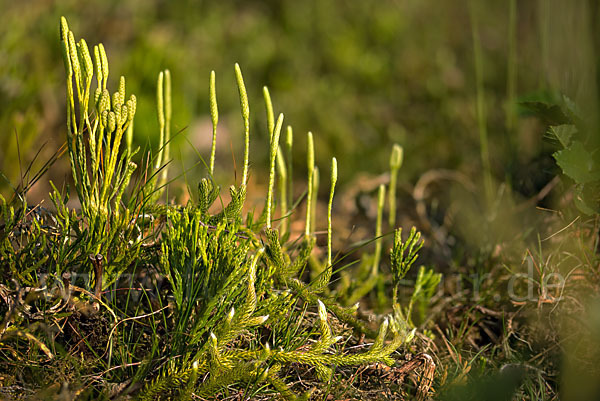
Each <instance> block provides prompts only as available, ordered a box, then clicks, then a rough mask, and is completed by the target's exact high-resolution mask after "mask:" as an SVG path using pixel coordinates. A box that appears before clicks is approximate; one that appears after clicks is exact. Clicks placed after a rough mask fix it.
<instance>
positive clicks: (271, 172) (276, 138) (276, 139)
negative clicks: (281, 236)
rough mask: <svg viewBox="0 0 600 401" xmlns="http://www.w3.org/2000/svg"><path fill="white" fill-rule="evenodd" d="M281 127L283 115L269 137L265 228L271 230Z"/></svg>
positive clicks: (280, 115)
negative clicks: (269, 150) (269, 149)
mask: <svg viewBox="0 0 600 401" xmlns="http://www.w3.org/2000/svg"><path fill="white" fill-rule="evenodd" d="M282 125H283V113H282V114H279V117H278V118H277V126H276V127H275V130H274V131H273V135H272V137H271V153H270V158H269V190H268V192H267V205H266V206H265V207H266V209H267V228H271V209H272V208H271V204H272V203H273V185H274V184H275V158H276V157H277V149H278V148H279V135H280V133H281V126H282Z"/></svg>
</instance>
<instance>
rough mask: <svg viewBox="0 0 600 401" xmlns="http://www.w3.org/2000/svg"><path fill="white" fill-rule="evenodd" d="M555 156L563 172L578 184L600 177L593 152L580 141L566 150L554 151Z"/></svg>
mask: <svg viewBox="0 0 600 401" xmlns="http://www.w3.org/2000/svg"><path fill="white" fill-rule="evenodd" d="M553 156H554V159H555V160H556V163H557V164H558V165H559V166H560V168H561V169H562V171H563V173H565V174H566V175H567V176H569V177H570V178H572V179H573V180H574V181H575V182H576V183H578V184H585V183H587V182H591V181H596V180H598V179H600V170H599V169H598V167H597V166H596V165H595V164H594V159H593V157H592V154H591V153H590V152H588V150H587V149H586V148H585V146H584V145H583V143H581V142H579V141H574V142H573V143H572V144H571V146H569V147H568V148H566V149H564V150H559V151H558V152H554V154H553Z"/></svg>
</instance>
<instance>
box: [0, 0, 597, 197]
mask: <svg viewBox="0 0 600 401" xmlns="http://www.w3.org/2000/svg"><path fill="white" fill-rule="evenodd" d="M0 4H1V9H2V13H1V15H0V60H1V61H0V110H1V111H0V171H2V172H3V173H4V175H6V178H7V179H8V180H9V181H10V182H12V185H16V184H17V183H18V181H19V175H20V169H19V161H18V160H19V158H18V152H17V141H16V136H17V135H18V141H19V145H20V158H21V164H22V166H23V167H22V168H23V169H25V167H26V166H27V165H28V164H29V163H30V162H31V160H32V159H33V156H34V155H35V153H36V152H37V151H38V150H39V149H40V148H41V147H42V146H43V149H42V152H41V156H40V157H38V161H37V162H36V164H35V165H41V163H42V162H43V161H44V160H46V159H48V157H49V155H51V154H52V153H53V152H54V151H56V149H58V148H59V147H60V145H61V144H62V143H63V142H64V138H65V131H66V129H65V124H64V120H65V109H64V98H65V89H64V86H65V85H64V71H63V64H62V60H61V52H60V48H59V41H58V22H59V17H60V16H61V15H64V16H66V17H67V19H68V21H69V24H70V26H71V29H72V30H73V31H74V32H75V33H76V36H77V37H84V38H86V40H87V42H88V43H89V44H90V45H93V44H96V43H98V42H100V41H101V42H103V43H104V45H105V47H106V49H107V53H108V57H109V61H110V65H111V75H110V80H111V81H112V83H113V88H114V87H115V84H116V82H118V81H117V80H118V77H119V76H120V75H124V76H126V77H127V90H128V92H129V93H135V94H136V95H137V96H138V114H137V116H136V123H135V134H134V135H135V138H134V140H135V141H136V142H137V143H138V144H139V145H141V146H142V147H144V146H145V145H147V144H149V143H150V144H151V145H152V146H154V147H155V146H156V144H157V142H158V135H157V133H158V124H157V121H156V114H155V108H156V106H155V85H156V77H157V74H158V72H159V71H160V70H161V69H164V68H169V69H170V70H171V72H172V76H173V86H174V87H173V95H174V99H173V105H174V117H173V132H178V131H181V135H179V136H178V137H177V138H175V139H174V141H173V143H174V145H175V148H176V150H174V151H173V152H172V154H173V156H174V157H175V159H176V160H175V163H174V166H175V167H174V168H175V170H177V169H179V170H180V171H181V168H182V166H188V167H189V166H191V165H193V164H194V163H196V162H197V160H198V159H197V157H196V155H195V152H194V150H193V147H196V148H197V149H198V150H199V151H200V153H201V154H202V155H204V157H208V154H209V144H210V135H211V134H210V119H209V116H208V78H209V73H210V70H213V69H214V70H215V71H216V73H217V96H218V100H219V109H220V115H221V118H220V127H219V148H218V152H217V155H218V158H219V159H218V163H219V165H220V167H219V168H218V171H220V172H221V173H222V174H223V175H226V176H227V179H229V180H230V181H232V180H233V166H232V165H233V163H234V162H233V157H234V156H232V152H233V154H234V155H235V160H236V163H237V166H238V167H237V168H238V169H239V168H240V167H239V166H240V164H241V157H242V156H241V149H242V145H243V141H242V140H240V139H241V135H242V122H241V117H240V114H239V102H238V98H237V89H236V87H235V79H234V75H233V65H234V63H235V62H238V63H240V65H241V67H242V71H243V73H244V77H245V81H246V85H247V88H248V91H249V95H250V108H251V112H252V117H251V118H252V122H251V123H252V127H251V136H252V142H251V147H252V149H251V150H252V163H253V174H254V175H255V177H262V175H264V174H263V173H262V172H263V171H264V168H263V166H265V165H266V162H265V158H266V153H267V142H268V140H267V136H266V123H265V117H264V107H263V102H262V86H263V85H267V86H268V87H269V88H270V91H271V96H272V97H273V102H274V106H275V112H276V113H279V112H284V113H285V116H286V120H285V124H286V125H287V124H290V125H292V126H293V128H294V133H295V140H296V141H295V145H296V155H295V156H296V157H295V161H294V163H295V164H296V166H297V168H296V169H295V172H296V173H298V174H300V173H302V172H303V169H302V168H301V167H302V166H303V164H304V160H305V157H304V155H305V142H306V139H305V138H306V132H307V131H309V130H312V131H313V132H314V134H315V139H316V151H317V157H318V160H317V162H318V165H319V166H321V169H322V170H323V171H327V170H328V165H329V161H328V160H329V158H330V157H331V156H333V155H335V156H336V157H337V158H338V161H339V166H340V179H341V181H342V185H344V184H346V185H347V184H348V183H349V182H350V181H351V180H352V178H353V176H355V173H356V172H357V171H365V172H368V173H372V174H379V173H381V172H383V171H385V170H386V169H387V165H388V157H389V156H388V155H389V151H390V147H391V144H392V143H394V142H397V143H400V144H401V145H402V146H404V148H405V163H404V167H403V169H402V170H401V177H400V179H401V182H402V181H405V182H406V181H407V180H408V181H411V182H414V181H415V180H416V179H417V178H418V177H419V176H420V175H421V174H423V173H424V172H425V171H427V170H429V169H433V168H449V169H455V170H459V171H461V172H464V173H466V174H467V176H469V177H472V178H473V179H474V180H479V176H480V171H481V162H480V156H479V131H478V125H477V108H476V102H477V89H476V74H475V60H474V54H475V53H474V40H473V39H474V35H473V25H474V24H475V25H476V37H477V40H478V41H480V43H481V53H480V54H481V59H480V61H481V66H482V70H481V71H482V83H483V87H482V88H483V91H484V92H483V96H484V101H485V112H486V113H485V114H486V127H487V131H488V135H489V140H490V158H491V166H492V173H493V176H494V177H495V179H496V180H498V181H505V180H507V181H508V182H510V183H511V184H512V185H513V187H514V189H515V190H516V191H518V192H521V193H522V194H523V195H525V196H530V195H532V194H534V193H536V191H537V190H539V189H540V188H541V187H542V186H543V185H544V184H545V183H546V182H547V181H548V180H549V179H550V178H552V176H553V175H554V173H555V172H556V170H555V168H554V164H553V161H552V159H551V158H550V156H549V154H550V152H551V151H552V150H553V149H554V148H553V147H552V146H548V145H547V144H545V143H544V141H543V133H544V127H543V126H542V125H541V124H540V123H539V122H538V121H537V120H536V119H534V118H529V117H527V116H526V115H520V116H517V114H518V113H519V110H518V108H517V107H516V101H518V100H519V99H520V98H527V97H534V98H535V97H538V98H539V97H540V96H541V94H544V93H550V92H551V91H552V90H560V91H562V92H564V93H567V94H568V95H569V96H571V97H572V98H574V99H576V100H579V101H581V103H582V104H585V105H588V106H590V108H592V109H594V110H595V108H596V105H595V103H593V100H591V99H595V88H596V84H595V76H596V74H597V72H596V69H595V64H594V63H595V57H594V54H595V53H594V49H595V48H596V47H597V42H598V41H596V42H594V41H593V40H592V39H591V38H592V37H593V35H591V33H592V32H598V30H597V27H596V26H595V25H597V23H596V20H597V19H598V18H597V16H598V12H597V6H596V2H594V1H587V0H586V1H572V2H564V1H555V0H551V1H550V0H547V1H546V0H540V1H516V2H515V4H516V9H515V16H516V18H515V19H514V20H512V22H511V17H510V1H472V2H468V1H437V0H429V1H424V0H404V1H400V0H398V1H391V0H382V1H371V2H369V1H341V0H337V1H321V0H310V1H294V0H287V1H243V2H239V1H227V0H223V1H219V2H208V1H159V0H138V1H135V0H133V1H96V0H94V1H86V2H79V1H74V0H71V1H60V2H59V1H47V0H31V1H26V2H11V1H1V2H0ZM511 27H513V28H514V34H513V36H512V37H511ZM596 37H597V35H596ZM511 46H512V47H511ZM511 69H512V70H511ZM509 71H512V72H511V73H509ZM582 74H585V75H582ZM581 77H587V78H589V79H586V80H583V79H580V78H581ZM511 82H513V83H514V85H513V84H511ZM581 82H585V83H586V84H585V85H582V84H581ZM589 83H592V85H590V84H589ZM511 85H513V86H511ZM511 88H512V89H511ZM582 100H583V101H582ZM190 144H191V145H193V147H192V146H191V145H190ZM177 149H178V150H177ZM35 165H34V170H35ZM203 174H204V169H203V168H196V169H194V170H192V171H190V172H189V173H188V179H189V180H190V181H191V182H192V183H193V182H195V181H196V180H197V178H198V177H200V176H202V175H203ZM239 174H240V173H239V172H238V176H239ZM68 175H69V169H68V167H67V159H66V158H64V157H63V158H62V159H61V160H60V161H59V162H58V163H57V164H56V165H55V166H54V167H53V168H52V169H51V172H50V174H49V178H51V179H53V180H54V181H55V182H57V183H59V184H60V183H62V182H63V181H64V180H65V178H67V177H68ZM46 181H47V180H41V182H40V185H37V186H36V187H34V188H33V189H32V190H31V192H30V194H29V196H30V199H32V200H33V201H35V200H36V199H40V198H41V197H44V196H45V194H46V193H47V190H48V188H47V187H46V186H45V185H44V183H45V182H46ZM0 190H1V191H2V193H3V194H4V195H5V196H7V195H10V193H11V190H10V187H9V185H8V184H7V182H6V180H5V179H4V178H0Z"/></svg>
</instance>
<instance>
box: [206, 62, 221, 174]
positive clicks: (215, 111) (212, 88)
mask: <svg viewBox="0 0 600 401" xmlns="http://www.w3.org/2000/svg"><path fill="white" fill-rule="evenodd" d="M215 80H216V79H215V72H214V71H211V72H210V82H209V85H208V92H209V97H210V118H211V121H212V146H211V148H210V166H209V172H210V175H211V177H212V176H213V175H214V173H215V153H216V149H217V124H218V123H219V108H218V107H217V90H216V83H215Z"/></svg>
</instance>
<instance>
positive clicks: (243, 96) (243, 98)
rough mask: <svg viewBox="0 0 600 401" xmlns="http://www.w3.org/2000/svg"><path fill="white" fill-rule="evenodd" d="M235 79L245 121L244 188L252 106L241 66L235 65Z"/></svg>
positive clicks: (246, 174) (246, 179)
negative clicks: (249, 102)
mask: <svg viewBox="0 0 600 401" xmlns="http://www.w3.org/2000/svg"><path fill="white" fill-rule="evenodd" d="M235 77H236V80H237V84H238V91H239V93H240V106H241V108H242V119H243V120H244V170H243V173H242V186H244V187H245V186H246V184H247V182H248V155H249V153H250V106H249V104H248V94H247V92H246V86H245V85H244V77H243V76H242V70H241V69H240V66H239V64H237V63H236V64H235Z"/></svg>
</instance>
